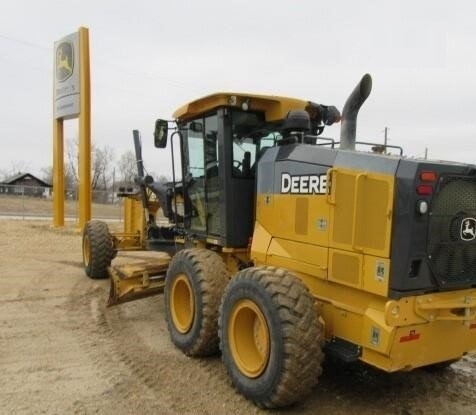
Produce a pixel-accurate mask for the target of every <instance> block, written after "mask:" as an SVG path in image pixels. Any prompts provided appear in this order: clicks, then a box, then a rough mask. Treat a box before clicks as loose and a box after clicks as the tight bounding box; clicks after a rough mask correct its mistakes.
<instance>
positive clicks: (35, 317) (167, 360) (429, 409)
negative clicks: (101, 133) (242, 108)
mask: <svg viewBox="0 0 476 415" xmlns="http://www.w3.org/2000/svg"><path fill="white" fill-rule="evenodd" d="M0 227H1V228H0V259H1V261H0V263H1V266H2V272H1V274H0V292H1V295H0V369H1V370H0V402H1V405H0V413H2V414H116V415H120V414H138V413H142V414H148V413H154V414H224V415H225V414H261V413H266V412H272V411H263V410H261V409H258V408H256V407H255V406H254V405H252V404H251V403H250V402H248V401H247V400H246V399H244V398H243V397H242V396H241V395H240V394H238V393H237V392H236V391H235V390H234V389H233V387H232V386H231V384H230V382H229V380H228V378H227V375H226V373H225V370H224V367H223V365H222V363H221V361H220V358H219V357H214V358H209V359H192V358H188V357H186V356H184V355H183V354H182V353H181V352H179V351H178V350H177V349H175V348H174V347H173V345H172V343H171V342H170V340H169V337H168V333H167V328H166V324H165V320H164V312H163V298H162V296H160V295H159V296H156V297H151V298H148V299H144V300H139V301H136V302H131V303H127V304H123V305H120V306H117V307H112V308H106V307H105V303H106V299H107V294H108V281H94V280H90V279H88V278H87V277H86V276H85V275H84V272H83V269H82V265H81V238H80V236H79V235H78V234H76V233H75V232H74V230H72V229H65V230H61V231H57V230H53V229H51V228H50V225H49V223H47V222H46V221H43V222H30V221H13V220H1V221H0ZM137 256H139V255H138V254H134V255H132V254H128V256H125V255H123V254H120V255H119V258H118V259H119V260H120V258H121V257H122V258H123V260H131V259H134V258H136V257H137ZM475 369H476V354H470V355H468V356H466V357H465V358H464V359H463V360H462V361H460V362H458V363H455V364H453V365H452V366H451V367H450V368H448V369H447V370H445V371H442V372H440V373H428V372H427V371H424V370H415V371H413V372H410V373H396V374H386V373H382V372H380V371H377V370H374V369H372V368H369V367H367V366H364V365H361V364H354V365H344V364H341V363H338V362H335V361H326V362H325V366H324V373H323V375H322V376H321V378H320V382H319V385H318V386H317V388H316V389H315V391H314V392H313V394H312V395H311V396H310V397H309V398H308V399H306V400H305V401H303V402H300V403H299V404H297V405H295V406H293V407H291V408H288V409H286V410H281V411H279V412H282V413H285V414H298V413H299V414H333V415H343V414H400V415H409V414H418V415H424V414H474V413H476V391H475V387H476V370H475ZM276 412H278V411H276Z"/></svg>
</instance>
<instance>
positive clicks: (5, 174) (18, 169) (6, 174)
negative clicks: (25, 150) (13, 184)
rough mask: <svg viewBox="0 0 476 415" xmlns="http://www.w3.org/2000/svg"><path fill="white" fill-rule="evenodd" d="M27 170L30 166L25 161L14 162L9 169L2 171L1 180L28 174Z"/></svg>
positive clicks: (0, 172)
mask: <svg viewBox="0 0 476 415" xmlns="http://www.w3.org/2000/svg"><path fill="white" fill-rule="evenodd" d="M27 170H28V166H27V164H26V163H25V162H24V161H12V162H11V163H10V166H9V167H8V168H5V169H0V179H1V180H2V181H4V180H7V179H9V178H10V177H12V176H15V175H16V174H19V173H26V171H27Z"/></svg>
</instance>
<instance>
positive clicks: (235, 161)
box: [233, 160, 241, 169]
mask: <svg viewBox="0 0 476 415" xmlns="http://www.w3.org/2000/svg"><path fill="white" fill-rule="evenodd" d="M233 167H236V168H237V169H239V168H240V167H241V161H240V160H233Z"/></svg>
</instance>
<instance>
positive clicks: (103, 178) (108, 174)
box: [65, 140, 114, 190]
mask: <svg viewBox="0 0 476 415" xmlns="http://www.w3.org/2000/svg"><path fill="white" fill-rule="evenodd" d="M113 164H114V150H113V148H112V147H110V146H108V145H105V146H104V147H96V146H93V147H92V161H91V173H92V174H91V189H93V190H107V189H108V188H109V187H110V186H111V184H112V171H113V169H114V166H113ZM78 179H79V177H78V142H77V141H76V140H68V143H67V151H66V166H65V181H66V183H65V184H66V186H67V187H70V188H74V187H76V186H77V185H78Z"/></svg>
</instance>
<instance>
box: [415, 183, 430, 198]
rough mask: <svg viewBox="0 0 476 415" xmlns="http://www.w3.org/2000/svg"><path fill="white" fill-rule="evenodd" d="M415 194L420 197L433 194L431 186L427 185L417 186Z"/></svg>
mask: <svg viewBox="0 0 476 415" xmlns="http://www.w3.org/2000/svg"><path fill="white" fill-rule="evenodd" d="M416 192H417V193H418V194H419V195H420V196H431V195H432V194H433V186H431V185H429V184H419V185H418V186H417V188H416Z"/></svg>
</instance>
